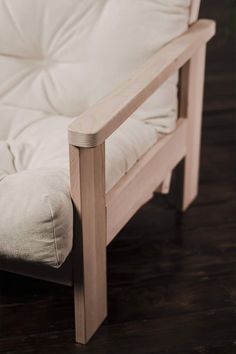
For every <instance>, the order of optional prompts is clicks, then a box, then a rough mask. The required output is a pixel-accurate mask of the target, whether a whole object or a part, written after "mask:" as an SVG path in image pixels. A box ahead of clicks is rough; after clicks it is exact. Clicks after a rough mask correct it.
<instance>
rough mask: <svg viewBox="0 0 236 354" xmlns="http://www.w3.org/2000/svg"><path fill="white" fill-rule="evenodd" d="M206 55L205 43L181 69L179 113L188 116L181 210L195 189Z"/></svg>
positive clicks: (196, 187) (188, 201) (186, 205)
mask: <svg viewBox="0 0 236 354" xmlns="http://www.w3.org/2000/svg"><path fill="white" fill-rule="evenodd" d="M205 56H206V45H203V46H202V47H201V48H200V49H199V50H198V51H197V52H196V54H195V55H194V56H193V57H192V58H191V60H190V61H189V63H188V64H187V65H185V67H184V68H183V70H182V77H181V92H182V94H181V107H180V114H183V115H184V116H186V117H188V134H187V155H186V157H185V163H184V186H183V197H182V209H183V210H186V209H187V207H188V206H189V205H190V204H191V202H192V201H193V200H194V199H195V198H196V196H197V193H198V178H199V162H200V143H201V126H202V104H203V89H204V74H205Z"/></svg>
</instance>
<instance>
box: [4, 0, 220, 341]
mask: <svg viewBox="0 0 236 354" xmlns="http://www.w3.org/2000/svg"><path fill="white" fill-rule="evenodd" d="M199 5H200V0H193V1H192V7H191V15H190V24H191V26H190V28H189V29H188V31H187V32H186V33H184V34H183V35H182V36H180V37H178V38H177V39H175V40H173V41H172V42H171V43H169V44H167V45H166V46H165V47H163V48H162V49H160V50H159V52H157V53H156V54H155V55H154V56H153V57H152V58H150V59H149V60H148V61H147V62H146V63H145V64H144V65H143V66H142V67H141V68H139V69H138V70H137V71H136V73H135V74H134V76H133V77H132V78H130V79H129V80H128V81H127V82H126V83H124V84H123V85H122V86H121V87H120V88H119V89H118V90H116V91H115V92H113V93H112V94H111V95H110V96H108V97H106V98H104V99H103V100H101V101H100V102H99V103H97V104H96V105H94V106H93V107H91V108H89V109H88V111H86V112H85V113H84V114H82V115H81V116H80V117H79V118H78V119H76V120H75V121H74V122H73V123H72V124H71V125H70V127H69V144H70V179H71V196H72V199H73V203H74V246H73V251H72V254H71V256H70V257H69V259H68V260H67V261H66V264H65V265H63V266H62V267H61V268H60V269H58V270H54V269H53V270H52V269H50V268H49V267H45V266H44V267H42V266H40V265H32V267H29V266H27V265H26V266H25V265H24V264H20V265H19V264H15V269H14V265H13V266H12V264H11V265H9V264H8V262H5V263H3V262H2V263H1V269H5V270H9V271H13V272H15V273H20V274H25V275H30V276H33V277H38V278H41V279H46V280H50V281H55V282H57V283H62V284H66V285H72V286H73V287H74V300H75V301H74V302H75V324H76V341H77V342H79V343H87V342H88V340H89V339H90V338H91V336H92V335H93V334H94V333H95V331H96V330H97V328H98V327H99V325H100V324H101V323H102V322H103V320H104V318H105V317H106V314H107V290H106V287H107V286H106V246H107V245H108V244H109V243H110V242H111V240H112V239H113V238H114V237H115V236H116V235H117V233H118V232H119V230H120V229H121V228H122V227H123V226H124V225H125V224H126V223H127V221H128V220H129V219H130V218H131V217H132V216H133V215H134V214H135V212H136V211H137V210H138V209H139V208H140V207H141V206H142V205H143V204H144V203H145V202H147V201H148V200H149V199H150V198H151V197H152V195H153V193H154V191H155V190H156V189H157V188H159V189H160V191H161V192H163V193H166V192H168V188H169V184H170V178H171V173H172V170H173V169H174V168H175V166H176V165H177V164H178V163H179V162H180V161H181V160H183V159H184V161H185V164H184V183H183V197H182V203H181V204H182V209H183V210H185V209H186V208H187V207H188V206H189V204H190V203H191V202H192V201H193V199H194V198H195V197H196V195H197V186H198V171H199V151H200V136H201V112H202V98H203V86H204V85H203V84H204V63H205V52H206V43H207V42H208V41H209V40H210V38H211V37H212V36H213V35H214V33H215V23H214V22H213V21H210V20H200V21H198V22H196V20H197V17H198V11H199ZM195 22H196V23H195ZM179 69H181V79H180V109H179V119H178V122H177V127H176V130H175V131H174V132H173V133H172V134H169V135H166V136H163V137H162V138H161V139H160V140H158V142H157V143H156V144H155V145H154V146H153V147H152V148H151V149H149V151H148V152H147V153H146V154H145V155H144V156H143V157H142V158H141V159H140V160H139V161H138V162H137V163H136V164H135V166H133V167H132V168H131V169H130V170H129V171H128V173H127V174H126V175H125V176H124V177H122V178H121V180H120V181H119V182H118V183H117V184H116V185H115V186H114V187H113V188H112V189H111V190H110V191H109V192H108V193H106V192H105V140H106V138H107V137H108V136H110V135H111V134H112V133H113V132H114V131H115V130H116V129H117V128H118V127H119V126H120V125H121V124H122V123H123V122H124V121H125V120H126V119H127V118H128V117H129V116H130V115H131V114H132V113H133V112H134V111H135V110H136V109H137V108H138V107H139V106H140V105H141V104H142V103H143V102H144V101H145V100H146V99H147V98H148V97H149V96H151V95H152V94H153V93H154V91H155V90H157V89H158V88H159V87H160V86H161V84H162V83H163V82H164V81H166V80H167V79H168V78H169V77H170V76H171V75H172V74H174V73H175V72H176V71H178V70H179ZM140 186H141V187H142V188H140ZM29 269H31V273H29Z"/></svg>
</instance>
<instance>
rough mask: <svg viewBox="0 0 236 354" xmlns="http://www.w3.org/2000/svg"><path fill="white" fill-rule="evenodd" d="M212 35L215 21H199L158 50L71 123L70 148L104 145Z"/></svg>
mask: <svg viewBox="0 0 236 354" xmlns="http://www.w3.org/2000/svg"><path fill="white" fill-rule="evenodd" d="M214 33H215V23H214V21H211V20H200V21H198V22H197V23H195V24H194V25H192V26H191V27H190V29H189V30H188V31H187V32H186V33H184V34H183V35H182V36H180V37H178V38H176V39H175V40H173V41H172V42H170V43H169V44H167V45H166V46H164V47H163V48H162V49H160V50H159V51H158V52H157V53H156V54H155V55H154V56H152V57H151V58H150V59H149V60H148V61H147V62H146V63H145V64H144V65H143V66H142V67H141V68H139V69H138V70H137V71H136V73H135V74H134V75H133V77H132V78H130V79H129V80H128V81H127V82H125V83H124V84H123V85H122V86H121V87H120V88H119V89H118V90H117V91H115V92H114V93H112V94H111V95H109V96H107V97H106V98H104V99H102V100H101V101H100V102H98V103H97V104H95V105H94V106H92V107H91V108H89V109H88V110H87V111H86V112H85V113H83V114H82V115H81V116H80V117H79V118H78V119H75V120H74V121H73V122H72V124H71V125H70V126H69V141H70V144H72V145H75V146H81V147H93V146H96V145H99V144H100V143H102V142H104V141H105V139H106V138H107V137H108V136H109V135H111V134H112V132H114V131H115V130H116V129H117V128H118V127H119V126H120V125H121V124H122V123H123V122H124V121H125V120H126V119H127V118H128V117H129V116H130V115H131V114H132V113H133V112H134V111H135V110H136V109H137V108H138V107H139V106H140V105H141V104H142V103H143V102H144V101H145V100H146V99H147V98H148V97H150V96H151V95H152V94H153V93H154V92H155V90H157V89H158V87H160V86H161V84H163V82H164V81H166V80H167V79H168V78H169V77H170V76H171V75H172V74H173V73H174V72H176V71H177V70H178V69H179V68H180V67H181V66H183V65H184V63H185V62H187V61H188V60H189V59H190V57H191V56H192V55H193V53H194V52H195V51H196V50H197V49H198V48H199V47H200V46H201V45H202V44H204V43H206V42H207V41H208V40H209V39H210V38H211V37H212V36H213V35H214Z"/></svg>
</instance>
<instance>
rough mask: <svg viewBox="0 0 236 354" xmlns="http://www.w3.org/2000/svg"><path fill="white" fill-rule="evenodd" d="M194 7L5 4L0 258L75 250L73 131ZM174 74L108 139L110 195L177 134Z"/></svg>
mask: <svg viewBox="0 0 236 354" xmlns="http://www.w3.org/2000/svg"><path fill="white" fill-rule="evenodd" d="M189 6H190V0H171V1H166V0H132V1H129V0H119V1H117V0H98V1H94V0H37V1H32V0H21V1H19V0H1V1H0V82H1V85H0V140H1V143H0V257H8V258H17V259H24V260H30V261H34V262H42V263H45V264H48V265H51V266H53V267H59V266H60V265H61V264H62V263H63V262H64V260H65V259H66V257H67V255H68V254H69V252H70V250H71V247H72V237H73V233H72V221H73V220H72V203H71V199H70V194H69V172H68V143H67V127H68V124H69V123H70V122H71V120H72V119H73V118H75V117H78V116H79V115H80V114H81V113H82V112H83V111H84V110H86V109H87V108H88V107H89V106H90V105H92V104H93V103H95V102H97V101H98V100H99V99H101V98H102V97H103V96H105V95H106V94H108V93H109V92H111V91H112V90H114V89H115V88H116V87H118V86H119V85H120V84H121V83H122V82H123V81H124V80H126V79H128V78H129V77H130V76H131V75H132V72H133V71H134V70H135V69H136V68H137V67H138V66H140V65H141V64H142V63H143V62H145V61H146V60H147V59H148V58H149V57H150V56H151V55H152V54H153V53H155V52H156V51H157V50H158V49H159V48H161V47H162V46H163V45H165V44H166V43H167V42H169V41H170V40H171V39H173V38H175V37H176V36H178V35H180V34H181V33H183V32H184V31H185V30H186V28H187V26H188V17H189ZM177 79H178V78H177V75H175V76H173V77H172V78H171V79H169V80H168V81H167V82H166V83H165V84H164V85H163V86H162V87H161V88H160V89H159V90H158V91H157V92H156V93H155V94H154V95H153V96H152V97H151V98H150V99H149V100H147V101H146V103H145V104H144V105H143V106H142V107H141V108H140V109H139V110H137V111H136V112H135V113H134V114H133V116H132V117H130V118H129V119H128V120H127V122H125V123H124V124H123V125H122V126H121V127H120V128H119V129H118V130H117V131H116V132H115V133H114V134H113V135H112V136H111V137H110V138H109V139H108V140H107V142H106V189H107V190H109V189H110V188H112V186H114V184H115V183H116V182H117V181H118V180H119V179H120V178H121V177H122V176H123V175H124V174H125V173H126V172H127V171H128V170H129V169H130V168H131V167H132V166H133V165H134V164H135V162H136V161H137V160H138V159H139V158H140V157H141V156H142V155H143V154H144V153H145V152H146V151H147V150H148V149H149V148H150V147H151V146H152V145H153V144H154V143H155V142H156V140H157V138H158V133H168V132H171V131H172V130H173V129H174V127H175V121H176V112H177V86H176V84H177Z"/></svg>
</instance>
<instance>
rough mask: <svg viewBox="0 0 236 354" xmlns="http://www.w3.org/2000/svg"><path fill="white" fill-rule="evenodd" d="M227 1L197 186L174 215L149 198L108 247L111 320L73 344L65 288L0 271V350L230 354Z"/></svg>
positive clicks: (234, 174) (218, 9) (230, 50)
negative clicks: (192, 198) (89, 338)
mask: <svg viewBox="0 0 236 354" xmlns="http://www.w3.org/2000/svg"><path fill="white" fill-rule="evenodd" d="M232 4H233V0H224V1H222V0H207V1H203V8H202V16H203V17H211V18H215V19H217V21H218V34H217V37H216V39H215V40H214V41H213V42H212V43H211V45H210V47H209V52H208V53H209V54H208V58H207V60H208V64H207V77H206V95H205V105H204V112H205V113H204V123H203V144H202V160H201V174H200V193H199V197H198V198H197V200H196V202H195V203H194V204H193V205H192V207H191V208H190V209H189V210H188V212H187V213H186V214H185V215H184V216H183V217H182V219H181V218H180V216H178V215H177V214H176V212H175V210H174V208H172V206H171V202H170V201H168V200H166V199H164V198H161V197H158V196H156V197H155V198H154V199H153V200H152V201H151V202H150V203H148V204H147V205H146V206H145V207H143V208H142V210H140V212H139V213H138V214H137V215H136V216H135V217H134V218H133V219H132V220H131V221H130V223H129V224H128V225H127V226H126V227H125V228H124V230H123V231H122V232H121V233H120V236H119V237H118V238H116V240H115V241H114V242H113V243H112V244H111V245H110V246H109V248H108V280H109V289H108V294H109V317H108V319H107V320H106V322H105V324H104V325H103V326H102V328H101V329H100V330H99V331H98V333H97V334H96V336H95V337H94V338H93V340H92V341H91V342H90V343H89V345H87V346H80V345H75V344H74V343H73V341H74V323H73V301H72V291H71V289H69V288H66V287H63V286H57V285H53V284H48V283H46V282H40V281H36V280H31V279H28V278H24V277H20V276H14V275H10V274H7V273H3V272H2V273H0V353H5V354H10V353H11V354H21V353H22V354H23V353H24V354H26V353H35V354H36V353H40V354H48V353H57V354H62V353H63V354H64V353H66V354H79V353H87V354H94V353H96V354H107V353H109V354H165V353H168V354H197V353H199V354H200V353H204V354H233V353H234V354H235V353H236V143H235V137H236V130H235V95H234V94H235V91H234V88H235V81H236V80H235V71H234V62H235V60H236V59H235V51H234V48H235V38H233V37H232V36H231V37H229V38H228V37H227V33H228V32H229V31H228V30H227V23H228V22H229V18H230V14H231V13H232Z"/></svg>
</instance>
